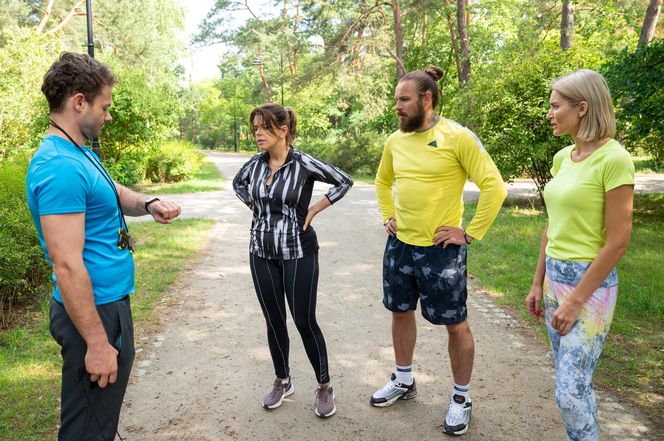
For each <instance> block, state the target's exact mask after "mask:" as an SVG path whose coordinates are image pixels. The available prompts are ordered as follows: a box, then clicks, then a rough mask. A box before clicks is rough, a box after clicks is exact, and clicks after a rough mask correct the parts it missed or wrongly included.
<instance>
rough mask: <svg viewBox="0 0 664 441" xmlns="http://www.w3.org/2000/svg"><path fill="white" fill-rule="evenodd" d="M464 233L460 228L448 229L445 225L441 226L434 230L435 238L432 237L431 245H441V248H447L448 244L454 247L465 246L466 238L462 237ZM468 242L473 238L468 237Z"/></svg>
mask: <svg viewBox="0 0 664 441" xmlns="http://www.w3.org/2000/svg"><path fill="white" fill-rule="evenodd" d="M463 233H464V231H463V229H462V228H457V227H448V226H447V225H442V226H440V227H438V228H436V231H435V236H434V237H433V243H434V244H436V245H440V244H441V243H442V244H443V248H447V246H448V245H449V244H455V245H467V243H466V238H465V237H464V234H463ZM466 237H468V241H469V242H472V241H473V240H474V238H473V237H472V236H468V235H466Z"/></svg>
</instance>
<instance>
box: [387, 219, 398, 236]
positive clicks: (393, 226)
mask: <svg viewBox="0 0 664 441" xmlns="http://www.w3.org/2000/svg"><path fill="white" fill-rule="evenodd" d="M385 231H387V234H389V235H390V236H394V235H396V234H397V218H396V217H394V216H392V217H391V218H390V219H389V220H388V221H387V222H385Z"/></svg>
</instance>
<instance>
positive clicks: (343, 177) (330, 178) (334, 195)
mask: <svg viewBox="0 0 664 441" xmlns="http://www.w3.org/2000/svg"><path fill="white" fill-rule="evenodd" d="M300 154H301V156H300V157H301V161H302V165H303V166H304V168H305V169H306V170H307V171H308V172H309V174H310V175H311V176H312V177H313V178H314V180H316V181H320V182H325V183H326V184H331V185H334V187H332V188H331V189H330V190H329V191H328V192H327V193H326V194H325V197H326V198H327V199H328V201H329V202H330V204H334V203H335V202H337V201H338V200H339V199H341V198H343V197H344V196H345V195H346V193H347V192H348V190H350V188H351V187H352V186H353V180H352V179H351V178H350V176H348V174H346V173H345V172H344V171H342V170H341V169H340V168H338V167H335V166H334V165H331V164H328V163H327V162H324V161H321V160H320V159H318V158H314V157H313V156H311V155H308V154H306V153H300Z"/></svg>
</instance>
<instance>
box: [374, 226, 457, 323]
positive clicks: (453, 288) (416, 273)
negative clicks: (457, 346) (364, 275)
mask: <svg viewBox="0 0 664 441" xmlns="http://www.w3.org/2000/svg"><path fill="white" fill-rule="evenodd" d="M467 296H468V291H467V289H466V246H460V245H448V246H447V248H443V247H442V246H435V245H432V246H429V247H420V246H415V245H408V244H406V243H403V242H401V241H400V240H399V239H397V238H396V237H394V236H390V237H388V239H387V244H386V245H385V254H384V257H383V304H384V305H385V307H386V308H387V309H389V310H390V311H393V312H406V311H414V310H416V309H417V300H418V299H419V300H420V303H421V304H422V316H423V317H424V318H425V319H427V320H428V321H429V322H431V323H433V324H434V325H450V324H454V323H461V322H463V321H464V320H466V316H467V309H466V297H467Z"/></svg>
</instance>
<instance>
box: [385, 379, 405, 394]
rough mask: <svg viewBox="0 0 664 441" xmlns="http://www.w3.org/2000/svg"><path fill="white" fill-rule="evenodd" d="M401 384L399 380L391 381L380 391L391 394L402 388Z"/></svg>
mask: <svg viewBox="0 0 664 441" xmlns="http://www.w3.org/2000/svg"><path fill="white" fill-rule="evenodd" d="M400 384H401V383H399V382H398V381H397V380H390V381H388V382H387V383H386V384H385V386H383V387H382V388H381V389H380V391H381V392H385V393H387V392H390V391H391V390H393V389H396V388H398V387H400Z"/></svg>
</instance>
